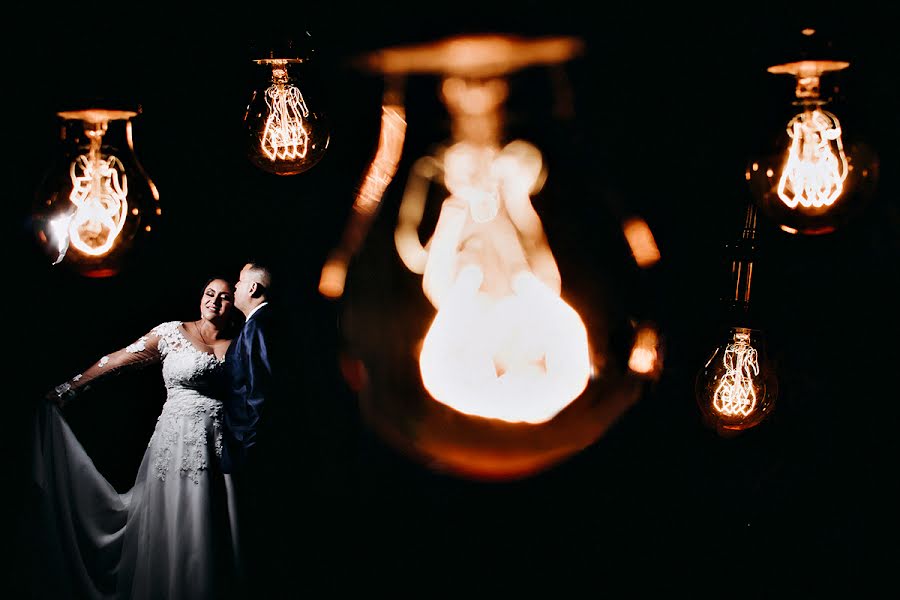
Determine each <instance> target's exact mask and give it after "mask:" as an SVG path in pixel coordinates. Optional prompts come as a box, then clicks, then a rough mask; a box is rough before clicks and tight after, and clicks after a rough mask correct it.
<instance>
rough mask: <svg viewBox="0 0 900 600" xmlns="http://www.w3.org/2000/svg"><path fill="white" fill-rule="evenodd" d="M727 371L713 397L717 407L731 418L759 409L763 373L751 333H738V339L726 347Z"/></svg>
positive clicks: (724, 359) (723, 360) (714, 404)
mask: <svg viewBox="0 0 900 600" xmlns="http://www.w3.org/2000/svg"><path fill="white" fill-rule="evenodd" d="M722 362H723V364H724V365H725V374H724V375H723V376H722V381H721V382H720V383H719V387H717V388H716V393H715V395H714V396H713V407H714V408H715V409H716V411H718V412H719V414H722V415H724V416H727V417H734V416H739V415H740V416H744V417H746V416H747V415H749V414H751V413H752V412H753V411H754V410H755V409H756V384H755V382H754V381H753V378H754V377H755V376H757V375H759V361H758V356H757V352H756V349H755V348H754V347H753V346H751V345H750V335H749V334H747V333H741V332H738V333H735V334H734V341H733V342H732V343H730V344H728V346H726V347H725V355H724V356H723V357H722Z"/></svg>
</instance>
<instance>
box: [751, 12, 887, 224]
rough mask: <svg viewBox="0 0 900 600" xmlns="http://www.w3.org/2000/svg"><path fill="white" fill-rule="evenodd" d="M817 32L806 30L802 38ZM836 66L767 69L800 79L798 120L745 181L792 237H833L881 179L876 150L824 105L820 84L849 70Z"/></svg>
mask: <svg viewBox="0 0 900 600" xmlns="http://www.w3.org/2000/svg"><path fill="white" fill-rule="evenodd" d="M815 33H816V32H815V30H812V29H805V30H804V31H803V35H804V36H809V37H811V36H813V35H814V34H815ZM849 66H850V63H848V62H845V61H838V60H811V59H804V60H798V61H794V62H788V63H784V64H779V65H774V66H771V67H769V68H768V72H769V73H773V74H785V75H791V76H793V77H794V78H795V79H796V87H795V91H794V95H795V101H794V103H793V104H794V106H795V107H798V109H799V110H797V109H795V111H796V112H795V114H794V115H793V116H792V117H791V118H790V119H789V120H788V121H787V124H786V125H785V126H784V128H783V130H782V133H781V135H780V136H779V139H778V142H777V143H776V148H777V150H776V152H775V153H774V154H773V155H770V156H765V157H762V158H759V159H755V160H753V161H752V162H751V164H750V165H749V167H748V168H747V171H746V174H745V175H746V179H747V181H749V182H750V184H751V188H752V190H753V192H754V194H755V195H756V197H757V199H758V200H757V201H758V203H759V205H760V207H761V208H762V209H763V210H764V211H765V212H766V214H767V215H768V216H770V217H771V218H772V219H773V220H775V222H776V223H777V224H778V225H779V226H780V227H781V229H782V230H784V231H786V232H788V233H801V234H821V233H830V232H832V231H834V230H835V229H836V228H837V227H838V226H840V225H841V224H842V223H844V222H845V221H846V220H847V219H848V218H850V217H851V216H852V215H853V214H855V213H857V212H858V211H859V210H861V209H862V207H863V205H864V203H865V202H866V200H867V199H868V197H869V196H871V193H872V189H873V188H874V186H875V183H876V181H877V175H878V161H877V158H876V157H875V155H874V153H873V152H872V150H871V149H870V148H869V147H868V146H867V145H865V144H863V143H861V142H859V141H855V142H854V141H852V140H854V139H855V140H858V139H859V136H858V135H853V129H854V128H853V125H851V126H850V130H849V133H850V135H848V130H845V126H844V124H842V121H841V120H840V119H839V118H838V116H837V115H836V114H834V113H832V112H831V111H829V110H826V108H825V105H826V104H828V103H829V101H830V100H829V99H828V98H826V97H823V95H822V90H821V79H822V77H823V76H824V75H826V74H828V73H832V72H838V71H842V70H844V69H846V68H847V67H849Z"/></svg>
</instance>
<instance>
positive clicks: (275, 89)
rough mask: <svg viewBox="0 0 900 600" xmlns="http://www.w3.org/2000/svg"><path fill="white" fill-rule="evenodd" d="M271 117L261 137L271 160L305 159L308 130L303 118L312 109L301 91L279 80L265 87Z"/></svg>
mask: <svg viewBox="0 0 900 600" xmlns="http://www.w3.org/2000/svg"><path fill="white" fill-rule="evenodd" d="M266 106H268V107H269V116H268V118H267V119H266V126H265V129H264V130H263V134H262V138H261V139H260V148H261V149H262V151H263V152H264V153H265V155H266V156H268V157H269V160H273V161H274V160H294V159H298V158H306V152H307V150H308V147H309V132H308V131H306V127H305V126H304V122H303V119H305V118H307V117H309V109H308V108H307V107H306V102H304V100H303V95H302V94H301V93H300V90H299V89H298V88H297V87H295V86H293V85H285V84H283V83H276V84H273V85H272V86H270V87H269V89H267V90H266Z"/></svg>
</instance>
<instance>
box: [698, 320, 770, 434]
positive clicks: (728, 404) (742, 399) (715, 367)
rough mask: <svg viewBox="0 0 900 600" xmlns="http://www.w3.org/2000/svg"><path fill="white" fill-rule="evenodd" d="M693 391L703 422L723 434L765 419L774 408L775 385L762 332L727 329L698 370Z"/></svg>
mask: <svg viewBox="0 0 900 600" xmlns="http://www.w3.org/2000/svg"><path fill="white" fill-rule="evenodd" d="M695 392H696V396H697V403H698V405H699V407H700V411H701V413H702V414H703V417H704V420H705V422H706V424H707V425H708V426H710V427H711V428H713V429H715V430H716V431H718V432H719V433H722V434H724V435H728V434H730V433H737V432H739V431H742V430H745V429H749V428H751V427H753V426H755V425H757V424H759V423H760V422H761V421H762V420H763V419H765V418H766V417H767V416H768V415H769V414H770V413H771V412H772V410H773V409H774V408H775V399H776V397H777V395H778V387H777V379H776V377H775V372H774V368H773V367H772V365H771V363H770V362H769V360H768V356H767V354H766V348H765V341H764V336H763V333H762V332H761V331H759V330H755V329H749V328H746V327H732V328H730V329H728V330H727V332H726V333H725V335H724V336H723V338H722V340H721V342H720V343H719V344H718V345H717V346H716V348H715V350H713V351H712V354H711V355H710V356H709V358H708V359H707V361H706V363H705V364H704V365H703V367H702V368H701V369H700V371H699V373H698V374H697V379H696V384H695Z"/></svg>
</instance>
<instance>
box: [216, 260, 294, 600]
mask: <svg viewBox="0 0 900 600" xmlns="http://www.w3.org/2000/svg"><path fill="white" fill-rule="evenodd" d="M271 293H272V272H271V269H270V268H269V267H267V266H266V265H265V264H263V263H261V262H258V261H251V262H248V263H247V264H245V265H244V268H243V269H241V273H240V277H239V279H238V281H237V283H236V284H235V286H234V305H235V306H236V307H237V308H238V309H239V310H240V311H241V312H242V313H244V317H245V321H244V326H243V328H242V329H241V331H240V333H239V334H238V335H237V337H236V338H235V339H234V340H233V341H232V342H231V345H230V346H229V347H228V351H227V352H226V354H225V371H226V377H225V379H226V381H225V386H226V389H225V396H224V400H223V403H222V412H223V421H224V423H223V425H224V428H223V429H224V432H223V437H224V444H223V449H222V450H223V451H222V470H223V471H224V472H226V473H231V474H232V479H233V481H234V485H235V492H236V496H237V511H236V512H237V521H238V524H237V527H238V532H239V535H238V540H237V546H238V551H239V553H240V559H239V562H240V563H241V564H240V565H239V568H240V569H241V570H242V571H244V573H243V580H244V581H243V586H252V587H253V589H254V590H255V591H259V590H260V589H261V588H260V586H263V587H264V586H265V585H266V583H269V584H271V583H272V578H271V576H270V575H269V574H268V573H266V571H267V570H269V569H270V568H272V567H271V566H270V565H271V564H272V561H271V560H270V556H269V555H270V552H271V549H270V544H269V543H268V542H267V539H266V537H267V536H268V535H271V534H272V531H271V526H272V525H273V519H275V514H276V513H277V510H276V507H277V506H279V499H278V498H277V494H274V493H272V490H273V487H272V482H273V481H275V480H276V478H275V470H276V469H277V460H278V458H277V456H278V453H279V450H276V446H278V445H279V444H280V442H279V441H278V439H277V438H278V436H277V435H275V431H276V430H275V428H274V427H273V425H274V423H273V421H275V420H278V419H276V418H275V416H276V415H273V414H272V413H273V412H275V413H276V414H277V412H279V410H280V408H282V407H279V406H278V404H279V402H278V401H277V400H275V399H274V396H276V395H277V393H278V385H277V384H276V383H277V381H278V379H277V378H278V377H280V374H279V369H280V364H279V363H278V362H277V361H278V360H279V358H281V356H280V353H279V349H278V347H277V345H276V344H275V336H276V334H277V333H278V330H279V329H280V327H279V326H278V325H277V324H276V320H275V317H276V309H275V308H273V307H272V306H270V304H269V298H270V297H271ZM243 586H239V587H243ZM244 591H246V590H244ZM236 597H240V594H239V595H237V596H236Z"/></svg>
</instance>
